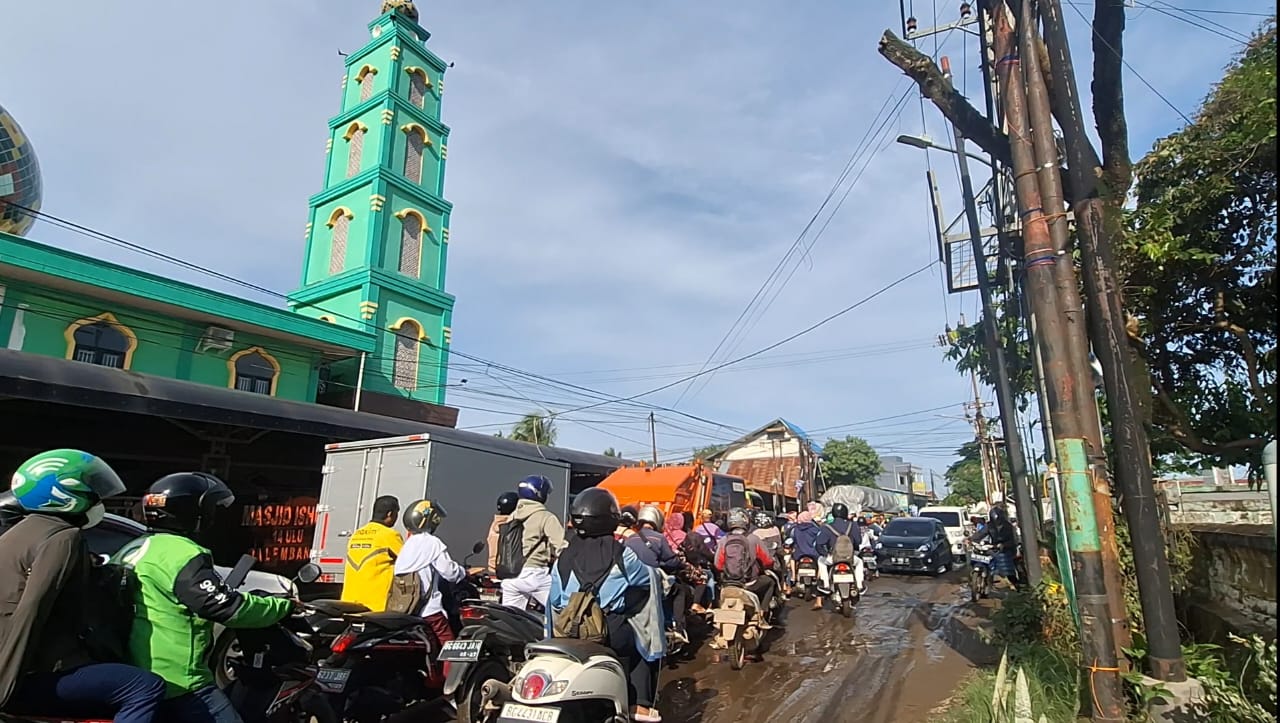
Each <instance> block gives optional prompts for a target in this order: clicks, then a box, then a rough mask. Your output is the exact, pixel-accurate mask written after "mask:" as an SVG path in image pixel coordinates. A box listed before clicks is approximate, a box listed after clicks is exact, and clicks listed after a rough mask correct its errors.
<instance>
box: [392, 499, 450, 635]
mask: <svg viewBox="0 0 1280 723" xmlns="http://www.w3.org/2000/svg"><path fill="white" fill-rule="evenodd" d="M447 514H448V513H446V512H445V509H444V507H442V506H440V504H439V503H437V502H434V501H432V500H418V501H417V502H414V503H412V504H410V505H409V507H408V508H406V509H405V511H404V515H403V517H402V521H403V523H404V529H405V531H406V532H408V533H409V539H407V540H405V542H404V547H403V548H401V550H400V555H399V556H398V557H397V558H396V567H395V579H394V581H393V582H392V583H391V593H390V595H388V597H387V610H388V611H389V612H397V613H404V614H406V615H421V616H422V617H423V618H425V619H426V621H427V625H428V626H429V627H430V628H431V632H433V633H435V636H436V640H438V641H439V642H440V643H441V644H444V643H447V642H449V641H450V640H453V628H452V627H450V626H449V615H448V614H447V613H446V612H445V609H444V596H443V595H441V594H440V581H441V580H447V581H449V582H451V583H458V582H462V579H463V578H465V577H466V576H467V571H466V570H465V569H464V568H463V567H462V565H459V564H458V563H457V562H455V561H454V559H453V558H452V557H450V556H449V548H448V547H447V546H445V544H444V542H443V541H441V540H440V538H439V537H436V535H435V532H436V529H438V528H439V527H440V523H441V522H442V521H443V520H444V518H445V516H446V515H447Z"/></svg>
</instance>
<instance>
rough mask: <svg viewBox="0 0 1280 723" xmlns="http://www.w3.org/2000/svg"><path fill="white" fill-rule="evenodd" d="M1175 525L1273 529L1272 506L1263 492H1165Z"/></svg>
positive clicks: (1171, 490) (1170, 490)
mask: <svg viewBox="0 0 1280 723" xmlns="http://www.w3.org/2000/svg"><path fill="white" fill-rule="evenodd" d="M1162 494H1163V497H1164V500H1165V503H1166V504H1167V505H1168V508H1169V520H1170V522H1172V523H1173V524H1175V525H1270V524H1271V503H1270V502H1268V500H1267V496H1266V494H1264V493H1262V492H1249V491H1239V492H1188V491H1186V490H1181V491H1180V490H1179V489H1178V488H1176V487H1172V486H1165V487H1164V489H1163V490H1162Z"/></svg>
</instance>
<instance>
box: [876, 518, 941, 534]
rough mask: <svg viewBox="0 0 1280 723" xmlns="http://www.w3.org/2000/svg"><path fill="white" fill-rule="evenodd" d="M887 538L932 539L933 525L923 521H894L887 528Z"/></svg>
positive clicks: (885, 531)
mask: <svg viewBox="0 0 1280 723" xmlns="http://www.w3.org/2000/svg"><path fill="white" fill-rule="evenodd" d="M884 534H885V536H886V537H930V536H932V535H933V523H932V522H925V521H923V520H894V521H892V522H890V523H889V526H888V527H886V528H885V530H884Z"/></svg>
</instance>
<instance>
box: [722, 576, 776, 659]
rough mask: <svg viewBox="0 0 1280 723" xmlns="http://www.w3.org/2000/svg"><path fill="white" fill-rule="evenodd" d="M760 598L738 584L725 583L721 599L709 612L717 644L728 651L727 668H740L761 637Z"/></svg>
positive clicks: (762, 633) (758, 644) (755, 648)
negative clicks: (714, 625)
mask: <svg viewBox="0 0 1280 723" xmlns="http://www.w3.org/2000/svg"><path fill="white" fill-rule="evenodd" d="M762 614H763V613H762V612H761V610H760V598H759V597H757V596H756V594H755V593H753V592H751V591H750V590H747V589H746V588H744V587H742V586H741V585H735V584H733V583H726V584H725V585H724V587H723V588H722V589H721V591H720V602H719V604H718V605H716V607H715V610H713V611H712V619H713V620H714V621H715V624H716V628H717V631H716V638H717V640H716V643H717V645H716V647H717V648H719V647H724V648H727V649H728V650H729V667H730V668H733V669H734V670H742V666H743V665H744V664H745V663H746V659H747V653H748V652H750V653H752V654H754V653H755V652H756V651H757V650H759V648H760V644H761V642H762V641H763V640H764V631H763V630H762V629H761V628H760V620H759V618H760V616H761V615H762Z"/></svg>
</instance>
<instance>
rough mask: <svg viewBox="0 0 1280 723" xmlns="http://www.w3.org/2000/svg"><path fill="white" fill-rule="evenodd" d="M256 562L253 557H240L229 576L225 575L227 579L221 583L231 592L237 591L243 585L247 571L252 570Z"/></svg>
mask: <svg viewBox="0 0 1280 723" xmlns="http://www.w3.org/2000/svg"><path fill="white" fill-rule="evenodd" d="M257 562H258V561H257V560H255V559H254V557H253V555H241V556H240V559H239V560H237V561H236V566H235V567H233V568H231V574H230V575H227V579H226V580H224V581H223V582H225V583H226V584H227V587H229V588H231V589H232V590H236V589H239V587H240V586H241V585H243V584H244V580H245V578H246V577H248V576H249V571H250V570H252V569H253V566H254V565H255V564H256V563H257Z"/></svg>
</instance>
